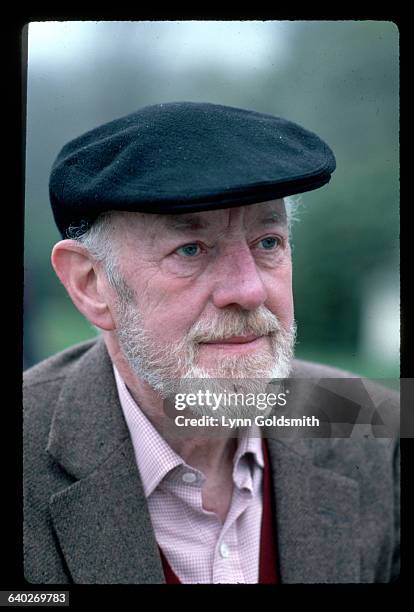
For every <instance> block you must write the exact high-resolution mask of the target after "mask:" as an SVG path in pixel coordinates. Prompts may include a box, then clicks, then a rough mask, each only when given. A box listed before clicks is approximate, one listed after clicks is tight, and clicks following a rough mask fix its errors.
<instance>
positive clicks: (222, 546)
mask: <svg viewBox="0 0 414 612" xmlns="http://www.w3.org/2000/svg"><path fill="white" fill-rule="evenodd" d="M220 554H221V556H222V557H223V559H227V557H229V556H230V550H229V547H228V546H227V544H224V542H223V544H220Z"/></svg>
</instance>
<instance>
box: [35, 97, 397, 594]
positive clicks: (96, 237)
mask: <svg viewBox="0 0 414 612" xmlns="http://www.w3.org/2000/svg"><path fill="white" fill-rule="evenodd" d="M334 169H335V158H334V156H333V153H332V151H331V150H330V148H329V147H328V146H327V145H326V144H325V143H324V142H323V141H322V140H321V139H320V138H319V137H318V136H316V135H315V134H313V133H312V132H309V131H308V130H305V129H304V128H302V127H300V126H298V125H296V124H294V123H292V122H290V121H287V120H284V119H281V118H277V117H273V116H271V115H266V114H262V113H257V112H254V111H249V110H243V109H239V108H233V107H226V106H221V105H214V104H208V103H190V102H176V103H168V104H159V105H155V106H150V107H146V108H143V109H140V110H139V111H137V112H136V113H133V114H131V115H128V116H127V117H122V118H120V119H117V120H115V121H112V122H110V123H108V124H106V125H103V126H100V127H98V128H96V129H94V130H92V131H90V132H88V133H87V134H84V135H82V136H80V137H79V138H77V139H75V140H74V141H72V142H70V143H68V144H67V145H66V146H65V147H64V148H63V149H62V151H61V153H60V154H59V156H58V158H57V160H56V162H55V164H54V167H53V169H52V174H51V180H50V197H51V203H52V208H53V213H54V216H55V220H56V223H57V226H58V228H59V230H60V232H61V235H62V238H63V239H62V240H61V241H60V242H58V243H57V244H56V245H55V247H54V249H53V252H52V264H53V267H54V269H55V271H56V274H57V275H58V277H59V278H60V280H61V282H62V283H63V285H64V286H65V288H66V290H67V292H68V294H69V296H70V298H71V299H72V301H73V303H74V305H75V306H76V308H77V309H78V310H79V311H80V312H81V313H82V314H83V315H84V316H85V317H86V318H87V319H88V321H90V322H91V323H92V324H93V325H94V326H95V327H97V328H98V329H99V330H102V334H101V336H100V337H99V339H97V340H93V341H89V342H86V343H83V344H81V345H78V346H75V347H72V348H70V349H68V350H66V351H64V352H62V353H61V354H58V355H55V356H53V357H52V358H50V359H47V360H46V361H44V362H42V363H41V364H38V365H37V366H35V367H34V368H31V369H30V370H28V371H27V372H25V376H24V378H25V383H24V397H25V417H24V429H25V439H24V453H25V456H24V472H25V476H24V486H25V489H24V549H25V551H24V552H25V576H26V579H27V580H28V581H29V582H33V583H56V584H63V583H89V584H91V583H100V584H103V583H106V584H112V583H136V584H139V583H274V584H276V583H295V582H296V583H297V582H308V583H309V582H322V583H329V582H333V583H335V582H389V581H393V580H395V579H396V577H397V575H398V475H397V474H398V454H397V453H398V447H397V445H396V443H395V441H392V440H390V439H387V440H384V439H366V438H364V439H358V440H357V439H346V438H341V439H338V438H335V439H332V438H328V439H314V438H307V439H298V438H297V437H295V438H294V439H289V438H287V439H284V438H283V439H282V438H278V437H272V436H268V437H266V435H265V434H264V433H263V431H262V432H261V433H260V434H257V429H255V428H254V427H248V426H246V427H242V426H240V427H239V428H236V429H234V428H233V429H232V428H229V427H227V428H226V427H224V421H223V420H222V421H221V422H220V423H221V424H220V425H219V427H218V428H217V429H216V428H215V427H213V425H214V423H212V421H210V427H206V428H205V430H204V431H203V432H202V431H201V426H200V427H196V428H195V429H191V428H189V430H187V431H186V434H185V435H184V434H183V435H178V434H177V432H174V431H173V430H171V428H168V427H166V422H168V423H171V411H169V410H168V409H167V407H166V406H167V404H168V402H167V401H166V400H167V398H169V397H170V396H171V395H173V394H176V393H177V392H178V391H180V390H181V391H183V390H187V391H188V390H189V389H193V390H194V389H195V387H196V386H197V385H196V383H197V382H200V383H202V384H203V385H204V386H203V389H204V390H206V388H207V387H208V385H209V384H210V383H211V384H212V388H215V389H221V390H224V389H225V388H226V384H227V382H228V381H230V383H233V389H237V390H242V391H244V392H246V390H249V389H250V390H252V389H254V390H256V391H257V390H258V389H261V388H263V384H264V381H267V382H268V381H269V380H274V379H276V380H279V381H281V380H284V381H285V382H286V379H287V378H288V377H289V376H290V377H292V379H297V380H299V381H300V380H301V379H312V378H313V379H320V378H325V377H326V378H334V379H342V380H344V379H346V376H347V374H346V373H344V372H341V371H338V370H334V369H332V368H328V367H325V366H318V365H316V364H310V363H305V362H299V361H297V360H294V359H293V348H294V340H295V322H294V311H293V297H292V263H291V251H290V246H289V217H290V212H291V211H290V206H291V201H290V196H291V195H293V194H296V193H302V192H304V191H309V190H312V189H316V188H318V187H321V186H323V185H324V184H326V183H327V182H328V181H329V180H330V177H331V173H332V172H333V171H334ZM279 389H280V387H279ZM384 393H385V396H384V397H386V399H387V400H388V401H391V402H392V401H393V400H392V399H390V397H388V396H387V392H385V391H384ZM284 399H285V402H286V396H285V398H284ZM322 404H323V402H322ZM319 407H321V406H319ZM301 409H303V411H305V406H304V405H303V404H302V405H301ZM207 412H208V410H206V409H205V408H204V409H203V408H202V407H200V406H194V405H193V406H191V405H189V406H187V408H186V410H185V414H186V415H187V416H188V415H189V416H193V417H194V416H200V414H204V415H206V414H207ZM230 413H231V410H230V409H229V408H227V409H224V408H223V409H222V410H221V411H219V412H218V413H217V414H220V416H222V417H225V416H226V415H227V416H229V414H230ZM252 413H253V409H249V410H247V411H246V409H244V412H243V411H242V412H237V411H236V413H234V414H243V415H246V414H250V415H251V414H252ZM183 414H184V413H183ZM266 414H268V412H266ZM217 421H219V419H217ZM187 422H191V419H188V421H187ZM197 422H199V421H197Z"/></svg>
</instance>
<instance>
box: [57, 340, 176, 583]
mask: <svg viewBox="0 0 414 612" xmlns="http://www.w3.org/2000/svg"><path fill="white" fill-rule="evenodd" d="M85 407H86V408H87V409H85ZM47 451H48V453H49V454H50V455H51V456H52V457H53V458H54V459H55V460H56V461H58V462H59V463H60V465H61V466H62V467H63V468H64V469H65V471H66V472H67V473H69V474H70V475H71V476H72V477H73V478H74V480H75V481H74V482H73V483H72V484H71V485H70V486H69V487H65V488H63V489H61V490H60V491H58V492H57V493H55V494H54V495H53V496H52V497H51V499H50V502H49V507H50V511H51V517H52V521H53V525H54V528H55V531H56V535H57V537H58V540H59V544H60V547H61V550H62V552H63V555H64V557H65V561H66V563H67V566H68V568H69V571H70V573H71V576H72V578H73V580H74V582H76V583H84V584H85V583H101V584H117V583H128V584H146V583H147V584H148V583H153V584H154V583H165V579H164V573H163V570H162V564H161V559H160V556H159V553H158V548H157V543H156V540H155V536H154V532H153V529H152V524H151V520H150V516H149V512H148V508H147V503H146V498H145V495H144V491H143V488H142V484H141V480H140V477H139V473H138V469H137V467H136V463H135V455H134V451H133V446H132V442H131V440H130V436H129V432H128V429H127V426H126V423H125V420H124V417H123V413H122V409H121V406H120V404H119V400H118V396H117V391H116V384H115V380H114V375H113V370H112V365H111V362H110V359H109V356H108V354H107V351H106V348H105V346H104V343H103V341H102V340H99V341H98V342H97V343H96V345H95V346H94V347H93V348H92V349H91V350H89V351H88V352H87V353H86V354H85V355H84V356H83V357H82V358H81V360H80V361H79V362H78V364H77V365H76V366H74V369H73V371H72V374H71V376H69V377H68V378H67V381H66V382H65V383H64V385H63V387H62V391H61V394H60V397H59V400H58V403H57V408H56V411H55V414H54V418H53V421H52V425H51V430H50V435H49V442H48V446H47Z"/></svg>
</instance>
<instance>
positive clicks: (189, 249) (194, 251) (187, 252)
mask: <svg viewBox="0 0 414 612" xmlns="http://www.w3.org/2000/svg"><path fill="white" fill-rule="evenodd" d="M200 252H201V248H200V245H199V244H197V243H196V242H194V243H192V244H186V245H185V246H182V247H180V248H178V249H177V250H176V253H178V254H179V255H183V256H184V257H195V256H197V255H199V254H200Z"/></svg>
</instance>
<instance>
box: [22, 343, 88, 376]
mask: <svg viewBox="0 0 414 612" xmlns="http://www.w3.org/2000/svg"><path fill="white" fill-rule="evenodd" d="M97 341H98V339H97V338H93V339H92V340H87V341H86V342H80V343H79V344H75V345H74V346H71V347H69V348H67V349H65V350H64V351H61V352H59V353H56V354H55V355H52V356H51V357H48V358H47V359H44V360H43V361H40V362H39V363H37V364H36V365H34V366H32V367H31V368H28V369H27V370H25V371H24V372H23V387H31V386H32V385H37V384H39V383H47V382H52V381H55V380H58V379H59V378H64V377H65V376H66V375H67V374H68V371H69V370H70V368H72V367H73V366H74V365H75V364H76V363H77V362H78V360H79V359H80V358H81V357H82V356H83V355H84V354H85V353H86V352H87V351H89V350H90V349H91V348H93V347H94V346H95V345H96V343H97Z"/></svg>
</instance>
